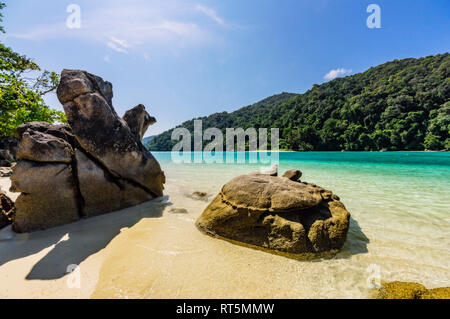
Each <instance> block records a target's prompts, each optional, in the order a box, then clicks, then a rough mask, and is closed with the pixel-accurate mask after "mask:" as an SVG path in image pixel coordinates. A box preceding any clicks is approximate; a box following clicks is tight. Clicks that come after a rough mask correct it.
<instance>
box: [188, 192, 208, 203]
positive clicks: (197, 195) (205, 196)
mask: <svg viewBox="0 0 450 319" xmlns="http://www.w3.org/2000/svg"><path fill="white" fill-rule="evenodd" d="M187 197H189V198H191V199H195V200H203V201H208V197H209V194H208V193H205V192H193V193H192V194H189V195H187Z"/></svg>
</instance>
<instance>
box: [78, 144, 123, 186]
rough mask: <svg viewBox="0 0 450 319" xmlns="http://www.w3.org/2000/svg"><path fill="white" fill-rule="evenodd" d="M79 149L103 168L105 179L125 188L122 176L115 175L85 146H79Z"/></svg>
mask: <svg viewBox="0 0 450 319" xmlns="http://www.w3.org/2000/svg"><path fill="white" fill-rule="evenodd" d="M77 150H79V151H80V152H81V153H83V155H85V156H86V157H87V158H88V159H89V160H91V161H92V162H94V163H95V164H96V165H97V166H98V167H100V168H101V169H102V171H103V174H104V176H105V179H106V180H107V181H108V182H110V183H114V184H116V185H117V187H119V188H120V189H123V188H124V186H123V185H122V183H121V182H120V178H119V177H116V176H114V175H113V174H112V173H111V172H110V171H109V170H108V168H107V167H106V166H105V165H104V164H103V163H102V162H100V161H99V160H97V159H96V158H95V157H94V156H92V155H91V154H90V153H89V152H88V151H86V150H85V149H83V148H77Z"/></svg>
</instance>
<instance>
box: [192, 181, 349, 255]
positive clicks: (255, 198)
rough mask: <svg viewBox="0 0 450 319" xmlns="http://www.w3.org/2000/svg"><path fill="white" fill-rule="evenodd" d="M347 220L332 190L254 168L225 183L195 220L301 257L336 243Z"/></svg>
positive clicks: (221, 233) (217, 232) (209, 229)
mask: <svg viewBox="0 0 450 319" xmlns="http://www.w3.org/2000/svg"><path fill="white" fill-rule="evenodd" d="M349 220H350V213H349V212H348V211H347V210H346V209H345V207H344V205H343V204H342V203H341V202H340V201H339V200H338V197H337V196H335V195H333V194H332V193H331V192H330V191H327V190H325V189H323V188H321V187H318V186H315V185H311V184H306V183H299V182H294V181H291V180H289V179H287V178H282V177H276V176H269V175H265V174H257V173H252V174H248V175H242V176H238V177H236V178H234V179H232V180H231V181H230V182H228V183H227V184H225V185H224V186H223V188H222V191H221V192H220V193H219V194H218V195H217V196H216V198H215V199H214V200H213V201H212V202H211V203H210V205H209V206H208V207H207V208H206V209H205V211H204V212H203V214H202V215H201V216H200V217H199V219H198V220H197V222H196V225H197V227H198V228H199V229H200V230H201V231H203V232H204V233H206V234H209V235H212V236H218V237H222V238H226V239H231V240H233V241H236V242H239V243H242V244H247V245H251V246H256V247H262V248H264V249H268V250H270V251H275V252H281V253H285V254H289V255H292V256H293V257H301V256H302V255H304V254H306V253H313V254H316V253H322V252H330V251H332V252H335V251H337V250H338V249H340V248H341V247H342V246H343V244H344V242H345V239H346V236H347V231H348V228H349Z"/></svg>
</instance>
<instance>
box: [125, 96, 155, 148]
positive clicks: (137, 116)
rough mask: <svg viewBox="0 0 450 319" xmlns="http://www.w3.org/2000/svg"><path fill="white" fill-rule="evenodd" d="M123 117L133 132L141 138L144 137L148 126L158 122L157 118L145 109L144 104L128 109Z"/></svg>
mask: <svg viewBox="0 0 450 319" xmlns="http://www.w3.org/2000/svg"><path fill="white" fill-rule="evenodd" d="M123 119H124V120H125V122H127V124H128V127H129V128H130V130H131V132H133V133H134V134H135V135H136V136H138V138H139V139H140V140H142V138H143V137H144V134H145V132H146V131H147V129H148V127H149V126H150V125H153V124H155V123H156V119H155V118H154V117H153V116H150V115H149V114H148V113H147V112H146V111H145V107H144V106H143V105H142V104H139V105H138V106H135V107H133V108H132V109H131V110H128V111H126V112H125V115H124V116H123Z"/></svg>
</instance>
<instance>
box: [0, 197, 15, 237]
mask: <svg viewBox="0 0 450 319" xmlns="http://www.w3.org/2000/svg"><path fill="white" fill-rule="evenodd" d="M14 212H15V207H14V202H13V201H12V200H11V199H10V198H9V197H8V196H6V194H5V193H4V192H2V191H0V229H1V228H3V227H5V226H8V225H9V224H11V223H12V220H13V217H14Z"/></svg>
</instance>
